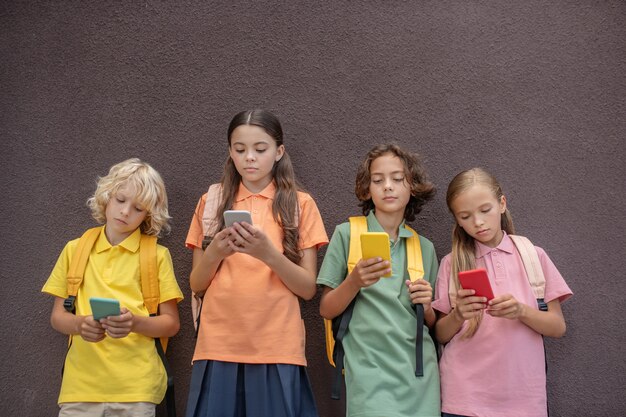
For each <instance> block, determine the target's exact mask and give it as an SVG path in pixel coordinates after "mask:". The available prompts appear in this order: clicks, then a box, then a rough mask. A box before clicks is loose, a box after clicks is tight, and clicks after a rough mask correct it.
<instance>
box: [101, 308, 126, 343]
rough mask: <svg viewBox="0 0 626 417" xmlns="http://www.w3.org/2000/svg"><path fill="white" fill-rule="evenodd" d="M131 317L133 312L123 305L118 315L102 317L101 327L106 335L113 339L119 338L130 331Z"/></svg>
mask: <svg viewBox="0 0 626 417" xmlns="http://www.w3.org/2000/svg"><path fill="white" fill-rule="evenodd" d="M133 319H134V316H133V313H131V312H130V311H129V310H128V309H127V308H126V307H123V308H122V309H121V310H120V314H119V315H117V316H109V317H107V318H105V319H102V321H101V323H102V328H103V329H104V330H105V331H106V334H107V335H108V336H110V337H112V338H114V339H121V338H122V337H126V336H128V335H129V333H130V332H131V331H132V329H133Z"/></svg>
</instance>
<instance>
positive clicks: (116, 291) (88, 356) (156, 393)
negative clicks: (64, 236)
mask: <svg viewBox="0 0 626 417" xmlns="http://www.w3.org/2000/svg"><path fill="white" fill-rule="evenodd" d="M140 237H141V233H140V231H139V229H138V230H136V231H135V232H134V233H133V234H131V235H130V236H129V237H128V238H126V239H125V240H124V241H123V242H121V243H120V244H119V245H116V246H111V244H110V243H109V242H108V240H107V238H106V235H105V234H104V233H100V236H99V237H98V240H97V241H96V243H95V244H94V246H93V248H92V250H91V254H90V255H89V262H88V263H87V268H86V270H85V276H84V280H83V283H82V285H81V287H80V289H79V290H78V295H77V296H76V314H77V315H91V307H90V305H89V297H105V298H115V299H117V300H119V301H120V306H122V307H126V308H128V310H130V311H131V312H132V313H133V314H134V315H136V316H148V315H149V314H148V311H147V310H146V307H145V306H144V305H143V295H142V293H141V277H140V267H139V240H140ZM77 245H78V239H75V240H72V241H70V242H69V243H68V244H67V245H65V248H64V249H63V251H62V252H61V255H60V256H59V259H58V260H57V263H56V265H55V266H54V269H53V270H52V273H51V274H50V277H49V278H48V280H47V281H46V284H45V285H44V287H43V289H42V292H45V293H48V294H51V295H54V296H56V297H61V298H66V297H67V271H68V269H69V266H70V262H71V259H72V256H73V255H74V252H75V250H76V246H77ZM157 262H158V270H159V289H160V297H161V302H165V301H168V300H173V299H176V300H177V301H181V300H182V299H183V294H182V292H181V291H180V288H179V287H178V283H177V282H176V278H175V276H174V270H173V266H172V258H171V256H170V253H169V250H168V249H167V248H165V247H163V246H161V245H158V246H157ZM166 388H167V381H166V373H165V369H164V368H163V363H162V362H161V359H160V358H159V355H158V354H157V351H156V348H155V345H154V339H153V338H151V337H147V336H143V335H140V334H137V333H130V334H129V335H128V336H127V337H124V338H122V339H113V338H110V337H105V338H104V340H102V341H100V342H98V343H90V342H86V341H85V340H83V339H82V337H80V336H73V337H72V340H71V346H70V348H69V350H68V353H67V357H66V359H65V370H64V374H63V381H62V384H61V393H60V395H59V403H65V402H151V403H155V404H158V403H160V402H161V401H162V399H163V396H164V395H165V390H166Z"/></svg>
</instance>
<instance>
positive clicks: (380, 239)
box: [361, 232, 391, 278]
mask: <svg viewBox="0 0 626 417" xmlns="http://www.w3.org/2000/svg"><path fill="white" fill-rule="evenodd" d="M361 258H362V259H369V258H383V260H384V261H389V264H391V248H390V247H389V235H388V234H387V233H385V232H366V233H362V234H361ZM383 276H384V277H387V278H388V277H390V276H391V272H390V273H388V274H386V275H383Z"/></svg>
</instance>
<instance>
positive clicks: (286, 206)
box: [186, 110, 328, 417]
mask: <svg viewBox="0 0 626 417" xmlns="http://www.w3.org/2000/svg"><path fill="white" fill-rule="evenodd" d="M228 154H229V157H228V159H227V161H226V165H225V167H224V174H223V176H222V180H221V182H220V185H221V194H220V197H219V203H218V205H217V209H216V213H215V218H214V219H213V220H214V223H215V225H216V226H215V228H214V230H217V232H216V233H211V232H209V235H208V236H206V237H205V236H204V232H203V227H202V213H204V209H205V204H206V199H207V194H205V195H204V196H202V197H201V198H200V201H199V202H198V206H197V208H196V211H195V213H194V216H193V220H192V222H191V227H190V229H189V233H188V235H187V239H186V245H187V247H188V248H191V249H192V250H193V267H192V271H191V276H190V286H191V289H192V290H193V291H194V292H196V293H200V294H201V293H204V303H203V308H202V312H201V316H200V324H199V329H198V339H197V342H196V348H195V352H194V356H193V370H192V376H191V384H190V392H189V398H188V402H187V414H186V415H187V416H189V417H193V416H216V415H219V416H233V417H234V416H238V417H239V416H267V417H281V416H293V417H296V416H317V415H318V414H317V409H316V406H315V401H314V398H313V393H312V390H311V386H310V383H309V379H308V376H307V373H306V369H305V366H306V359H305V355H304V344H305V333H304V323H303V321H302V318H301V316H300V305H299V298H303V299H305V300H309V299H311V298H313V296H314V295H315V293H316V283H315V279H316V269H317V250H318V248H319V247H320V246H322V245H324V244H326V243H328V236H327V235H326V231H325V229H324V224H323V222H322V218H321V216H320V213H319V210H318V209H317V206H316V204H315V202H314V201H313V199H312V198H311V196H310V195H308V194H307V193H304V192H302V191H300V190H299V187H298V185H297V184H296V180H295V176H294V171H293V167H292V164H291V161H290V159H289V155H288V154H287V153H286V151H285V146H284V144H283V133H282V128H281V125H280V122H279V121H278V119H277V118H276V117H275V116H274V115H273V114H271V113H269V112H267V111H264V110H252V111H245V112H241V113H239V114H237V115H235V117H234V118H233V119H232V120H231V122H230V125H229V127H228ZM225 210H247V211H249V212H250V213H251V217H252V224H249V223H247V222H241V223H235V224H233V225H232V226H231V227H225V225H224V219H223V213H224V211H225ZM205 238H207V239H206V240H208V241H210V243H209V244H208V246H206V249H204V250H203V245H202V243H203V240H204V239H205Z"/></svg>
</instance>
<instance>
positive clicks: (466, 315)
mask: <svg viewBox="0 0 626 417" xmlns="http://www.w3.org/2000/svg"><path fill="white" fill-rule="evenodd" d="M475 293H476V291H475V290H472V289H460V290H459V291H458V292H457V293H456V307H455V308H454V314H455V315H456V317H457V318H458V319H459V320H461V321H465V320H469V319H472V318H474V317H477V316H478V315H480V312H481V311H482V310H484V309H485V308H487V304H486V303H487V297H476V296H474V294H475Z"/></svg>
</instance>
